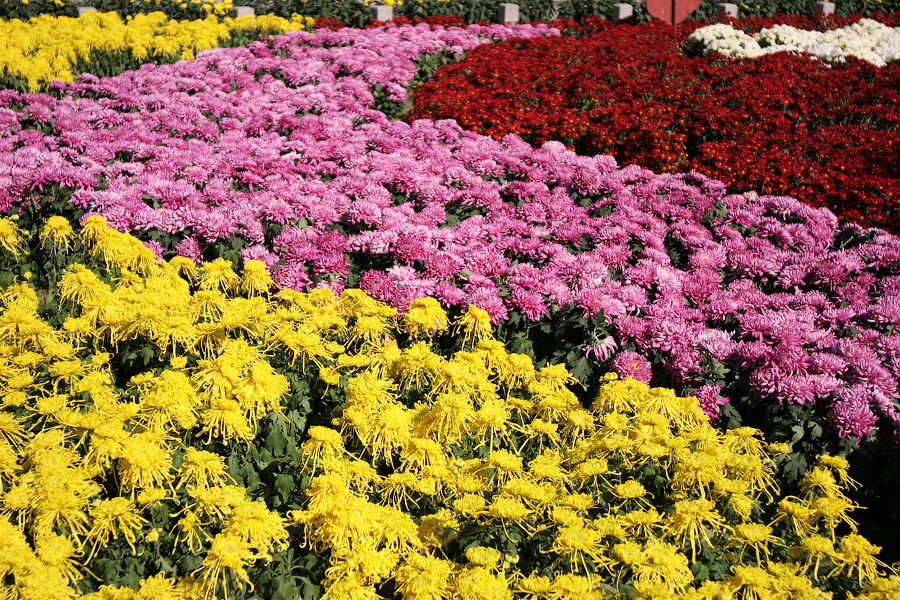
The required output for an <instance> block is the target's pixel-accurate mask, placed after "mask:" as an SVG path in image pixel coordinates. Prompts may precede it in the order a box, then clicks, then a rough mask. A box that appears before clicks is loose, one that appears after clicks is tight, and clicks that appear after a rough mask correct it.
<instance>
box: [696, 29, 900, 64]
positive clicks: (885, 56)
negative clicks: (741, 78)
mask: <svg viewBox="0 0 900 600" xmlns="http://www.w3.org/2000/svg"><path fill="white" fill-rule="evenodd" d="M688 41H689V42H691V43H698V44H700V45H701V46H702V47H703V54H704V55H705V54H707V53H709V52H718V53H719V54H721V55H723V56H726V57H728V58H756V57H759V56H762V55H764V54H771V53H773V52H806V53H808V54H811V55H813V56H816V57H818V58H820V59H822V60H824V61H826V62H844V60H845V59H846V57H848V56H855V57H856V58H859V59H861V60H865V61H867V62H870V63H872V64H873V65H877V66H879V67H883V66H885V65H886V64H887V63H889V62H893V61H900V27H896V28H892V27H888V26H887V25H884V24H882V23H879V22H878V21H873V20H872V19H861V20H860V21H859V22H858V23H855V24H853V25H849V26H847V27H843V28H841V29H832V30H830V31H826V32H819V31H806V30H803V29H796V28H794V27H791V26H789V25H775V26H773V27H770V28H768V29H763V30H761V31H760V32H759V33H756V34H754V35H753V36H750V35H747V34H746V33H744V32H743V31H741V30H739V29H735V28H734V27H733V26H731V25H726V24H722V23H719V24H715V25H709V26H707V27H701V28H700V29H698V30H696V31H695V32H694V33H692V34H691V35H690V36H689V37H688Z"/></svg>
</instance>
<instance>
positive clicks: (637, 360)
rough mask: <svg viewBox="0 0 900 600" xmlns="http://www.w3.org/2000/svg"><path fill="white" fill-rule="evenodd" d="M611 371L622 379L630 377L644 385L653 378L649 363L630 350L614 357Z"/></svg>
mask: <svg viewBox="0 0 900 600" xmlns="http://www.w3.org/2000/svg"><path fill="white" fill-rule="evenodd" d="M612 370H613V371H615V372H616V375H618V376H619V377H621V378H622V379H625V378H626V377H631V378H633V379H637V380H638V381H642V382H644V383H650V378H651V377H652V376H653V368H652V366H651V365H650V361H649V360H647V359H646V358H644V357H643V356H641V355H640V354H638V353H637V352H632V351H631V350H625V351H623V352H620V353H619V354H617V355H616V358H615V360H613V363H612Z"/></svg>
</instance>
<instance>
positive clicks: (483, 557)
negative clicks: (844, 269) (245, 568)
mask: <svg viewBox="0 0 900 600" xmlns="http://www.w3.org/2000/svg"><path fill="white" fill-rule="evenodd" d="M419 309H420V310H425V309H427V310H428V311H429V313H430V314H429V316H428V317H427V318H426V317H425V316H424V314H419V315H416V321H417V322H416V323H413V324H406V330H407V331H411V332H415V331H421V332H422V333H423V335H425V334H429V333H432V332H433V331H434V330H440V329H441V328H446V325H443V324H442V320H441V319H440V315H439V310H440V309H439V307H436V306H431V305H430V303H426V302H421V301H420V304H419ZM413 312H414V311H413V310H411V311H410V315H413ZM478 313H480V311H478V310H477V309H474V308H472V309H470V311H469V313H468V314H467V315H466V317H465V318H466V319H468V322H467V323H465V324H462V328H463V329H465V330H467V331H472V330H473V328H474V325H475V323H476V321H479V320H482V321H485V322H486V321H487V318H486V315H479V314H478ZM424 324H429V326H430V327H431V329H432V331H431V332H428V331H423V329H422V327H423V325H424ZM365 355H366V358H365V359H359V360H357V359H354V360H353V364H354V365H358V366H359V368H358V370H357V371H356V372H355V373H353V375H352V376H351V377H350V378H349V380H348V382H347V385H346V402H345V403H344V405H343V406H342V407H341V409H340V415H339V417H338V418H336V419H335V421H334V427H333V428H329V427H313V428H311V429H310V431H309V432H308V433H309V438H308V440H307V441H306V442H304V443H303V445H302V456H303V464H304V466H305V469H307V471H308V472H309V473H310V474H311V481H310V486H309V489H308V491H307V505H306V506H305V508H304V509H303V510H300V511H295V512H293V513H291V514H290V517H291V518H292V519H293V521H294V522H295V523H297V524H300V525H302V526H303V527H304V531H305V536H306V539H307V541H308V543H309V544H310V545H311V547H313V548H315V549H316V550H317V551H319V552H321V553H322V554H323V555H325V556H329V557H330V560H331V567H330V568H329V569H328V571H327V573H326V575H327V581H326V583H325V585H326V589H327V590H328V592H327V593H326V596H325V597H326V598H367V599H375V598H378V597H380V596H378V594H377V593H376V590H378V589H379V588H380V587H381V586H382V585H384V584H385V582H386V581H387V580H388V579H391V578H392V579H393V580H394V582H395V586H396V589H397V590H398V592H399V593H400V594H401V595H402V597H403V598H404V600H441V599H450V598H472V599H479V600H512V599H513V598H523V599H525V598H527V599H529V600H536V599H546V600H560V599H566V598H579V599H601V598H614V597H617V594H621V593H631V594H633V597H634V598H648V599H649V598H654V599H675V598H687V599H696V600H700V599H709V600H713V599H716V598H737V599H741V598H743V599H748V600H749V599H754V600H764V599H768V598H810V599H824V598H830V597H831V594H830V593H826V592H825V591H823V590H822V589H820V588H819V587H818V586H817V585H816V582H817V581H820V580H823V579H825V578H829V577H832V576H835V575H838V574H843V575H845V576H847V577H850V578H852V579H854V580H856V581H857V582H858V584H859V585H860V586H861V588H862V589H867V588H868V589H869V591H868V592H867V593H870V594H871V595H864V596H862V597H866V598H882V597H884V598H887V597H889V596H888V595H880V594H882V592H883V591H890V592H891V593H898V592H900V580H898V579H896V578H895V579H885V578H880V577H879V568H881V567H885V566H886V565H883V563H881V562H880V561H878V559H877V558H875V555H877V553H878V552H879V551H880V549H879V548H877V547H876V546H873V545H872V544H870V543H869V542H868V541H867V540H865V538H863V537H862V536H860V535H858V534H856V533H849V534H847V535H844V536H841V535H840V534H839V533H838V531H839V528H840V527H841V526H842V525H846V526H849V528H850V529H851V530H852V531H854V532H855V531H856V529H855V523H854V522H853V521H852V519H851V518H850V517H849V514H850V512H851V511H852V510H853V509H854V508H856V506H855V505H853V503H852V502H850V501H849V500H848V499H847V497H846V496H845V495H844V493H843V488H844V487H846V486H848V485H853V482H852V480H850V479H849V478H848V476H847V467H848V465H847V463H846V461H845V460H844V459H841V458H836V457H830V456H822V457H821V459H820V463H819V465H818V466H816V467H815V468H814V469H813V470H812V471H811V472H810V474H809V475H808V476H807V478H806V480H804V484H803V489H804V494H805V495H804V496H803V497H802V498H798V497H785V498H779V491H778V488H777V486H776V484H775V482H774V479H773V468H774V460H773V458H774V456H776V455H777V454H780V453H783V452H784V451H785V448H784V447H783V445H773V446H772V447H768V446H766V445H765V444H764V443H763V441H762V440H761V439H760V436H759V432H758V431H756V430H754V429H751V428H740V429H735V430H733V431H729V432H727V433H725V434H722V433H719V432H718V431H716V430H715V429H714V428H713V427H711V426H710V424H709V422H708V419H707V418H706V417H705V416H704V415H703V413H702V411H701V409H700V408H699V406H698V404H697V402H696V399H695V398H680V397H677V396H676V395H675V394H674V393H673V392H672V391H671V390H668V389H658V388H650V387H649V386H647V385H645V384H643V383H640V382H638V381H636V380H633V379H628V380H625V381H620V380H617V379H616V378H615V376H614V375H611V376H608V377H607V382H606V383H605V384H604V385H603V387H602V388H601V391H600V394H599V396H598V398H597V399H596V401H595V403H594V406H593V408H592V410H590V411H589V410H586V409H584V408H582V407H581V405H580V404H579V402H578V401H577V399H576V397H575V396H574V395H573V393H572V392H571V391H570V390H569V389H568V387H567V384H568V383H571V382H572V381H573V379H572V377H571V376H570V375H569V374H568V373H567V372H566V370H565V369H564V368H563V367H561V366H548V367H544V368H542V369H540V370H538V371H535V369H534V367H533V365H532V363H531V361H530V360H529V359H528V358H527V357H523V356H520V355H515V354H510V353H508V352H507V351H506V350H505V349H504V348H503V346H502V345H501V344H499V343H498V342H497V341H496V340H494V339H492V338H491V337H490V335H482V336H479V339H477V340H475V345H474V348H473V349H472V350H471V351H460V352H457V353H456V354H455V355H454V356H453V357H452V358H444V357H442V356H440V355H438V354H434V353H432V351H431V350H430V348H429V345H428V343H427V342H426V341H419V342H417V343H414V344H412V345H410V347H408V348H404V349H399V348H397V347H396V345H394V344H388V345H387V346H383V347H381V348H372V349H371V350H369V351H367V352H366V353H365ZM409 398H420V401H419V402H416V403H414V404H412V405H410V403H409V401H408V399H409ZM771 515H774V516H771ZM485 532H494V533H493V534H488V533H485ZM473 540H475V541H473ZM528 540H532V541H531V542H529V541H528ZM534 540H544V542H537V541H534ZM485 542H486V544H485V545H481V544H484V543H485ZM529 544H531V545H537V547H538V550H537V551H535V550H534V548H533V547H532V548H531V550H530V551H527V552H526V554H528V555H529V557H530V558H529V560H530V561H535V555H538V556H541V555H543V556H544V557H545V559H544V562H543V565H544V570H543V571H541V570H532V569H537V566H536V565H532V569H530V570H529V571H522V570H520V569H519V567H518V566H517V564H518V563H519V560H520V555H519V552H521V551H523V548H525V547H527V546H529ZM494 546H496V547H494ZM454 548H459V549H460V550H464V560H459V559H456V556H457V555H455V554H454V552H455V551H454ZM511 549H515V550H511ZM717 549H719V550H717ZM456 552H458V550H457V551H456ZM716 552H719V553H720V557H721V559H722V560H727V561H728V563H729V565H730V571H728V572H726V573H725V575H724V578H723V579H722V580H721V581H705V582H703V583H702V584H700V585H697V584H696V583H695V581H694V580H695V574H696V570H693V569H692V567H694V566H696V565H697V564H698V563H700V564H703V563H704V562H705V561H710V560H714V556H715V554H716ZM459 558H462V557H459ZM826 565H827V566H826Z"/></svg>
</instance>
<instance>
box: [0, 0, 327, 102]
mask: <svg viewBox="0 0 900 600" xmlns="http://www.w3.org/2000/svg"><path fill="white" fill-rule="evenodd" d="M313 23H314V21H313V19H310V18H304V17H300V16H299V15H294V17H293V18H292V19H291V20H290V21H288V20H287V19H283V18H281V17H278V16H275V15H260V16H259V17H250V16H244V17H239V18H237V19H232V18H231V17H224V18H222V19H220V18H218V17H217V16H215V15H209V16H208V17H207V18H205V19H203V20H194V21H187V20H186V21H175V20H171V19H169V18H167V17H166V16H165V15H164V14H163V13H162V12H154V13H150V14H138V15H137V16H135V17H134V18H130V17H129V18H128V19H127V20H126V21H124V22H123V21H122V19H121V18H120V17H119V15H118V14H116V13H114V12H109V13H98V12H89V13H87V14H86V15H84V16H81V17H78V18H69V17H51V16H40V17H35V18H32V19H30V20H29V21H28V22H22V21H8V22H6V21H2V22H0V39H2V40H3V42H2V44H0V86H2V87H4V88H10V89H18V90H20V91H31V92H35V91H38V90H41V89H46V88H47V86H48V84H49V83H50V82H52V81H60V82H73V81H75V75H77V74H80V73H84V72H90V73H92V74H94V75H98V76H104V75H118V74H119V73H122V72H123V71H126V70H130V69H137V68H139V67H140V66H141V65H142V64H144V63H149V62H155V63H157V64H158V63H169V62H175V61H177V60H189V59H192V58H194V55H195V54H196V53H197V52H201V51H203V50H208V49H212V48H219V47H222V46H225V45H231V46H238V45H246V44H247V43H249V42H250V41H252V40H255V39H259V38H260V37H262V36H264V35H274V34H278V33H284V32H285V31H296V30H303V29H307V28H310V27H311V26H312V25H313Z"/></svg>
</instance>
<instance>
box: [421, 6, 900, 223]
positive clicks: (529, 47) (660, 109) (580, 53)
mask: <svg viewBox="0 0 900 600" xmlns="http://www.w3.org/2000/svg"><path fill="white" fill-rule="evenodd" d="M873 17H874V18H876V19H880V20H882V21H884V22H886V23H887V24H889V25H895V26H896V25H897V24H898V21H897V15H895V14H892V15H877V16H875V15H873ZM858 20H859V16H856V17H853V18H846V19H841V18H829V19H821V18H819V19H814V18H808V17H807V18H803V17H788V16H784V15H779V16H776V17H774V18H771V19H741V20H739V21H736V22H735V23H734V25H735V26H736V27H738V28H741V29H745V30H747V31H748V32H749V33H754V32H757V31H759V30H761V29H764V28H771V27H773V26H775V25H777V24H782V23H783V24H787V25H794V26H795V27H796V28H799V29H807V30H818V31H822V30H831V29H837V28H840V27H843V26H849V25H850V24H852V23H855V22H856V21H858ZM699 27H703V24H700V23H696V22H690V21H686V22H684V23H682V24H680V25H679V26H678V28H677V29H676V28H672V27H669V26H667V25H665V24H664V23H661V22H659V21H657V22H652V23H644V24H640V25H635V26H624V27H616V26H612V25H611V24H610V23H609V22H608V21H595V22H593V23H590V24H589V25H588V26H587V27H585V28H584V30H583V31H582V32H581V33H580V34H579V35H580V37H579V39H577V40H574V39H572V38H571V37H569V36H563V37H560V38H553V39H549V38H548V39H543V40H531V41H527V42H526V41H523V42H516V43H515V44H513V45H512V47H487V46H485V47H483V48H480V49H479V50H478V51H476V52H473V53H471V54H470V55H469V56H468V57H467V58H466V59H465V60H464V61H461V62H458V63H456V64H454V65H452V66H449V67H447V68H445V69H443V70H441V71H440V72H438V73H437V74H436V76H435V77H434V78H433V79H432V80H431V81H429V82H428V83H427V84H426V85H424V86H422V87H420V88H419V89H418V90H417V92H416V95H415V108H414V110H413V112H412V113H411V115H410V116H411V118H436V119H440V118H453V119H456V120H457V121H458V122H459V123H460V124H462V125H463V126H465V127H466V128H468V129H471V130H473V131H478V132H480V133H484V134H486V135H491V136H493V137H495V138H496V139H498V140H500V139H502V137H503V136H504V135H506V134H508V133H514V134H518V135H520V136H522V137H523V138H524V139H525V140H526V141H529V142H531V143H535V144H541V143H543V142H545V141H548V140H559V141H563V142H565V143H566V144H568V145H569V146H570V147H572V148H574V149H575V150H576V151H578V152H579V153H583V154H596V153H602V154H606V153H609V154H612V155H614V156H615V157H616V158H617V159H618V160H619V162H620V163H621V164H630V163H635V164H639V165H641V166H643V167H645V168H649V169H652V170H654V171H667V172H683V171H688V170H691V169H694V170H697V171H700V172H702V173H704V174H705V175H707V176H709V177H713V178H715V179H718V180H720V181H723V182H724V183H725V184H726V185H728V187H729V189H731V190H734V191H741V192H747V191H755V192H759V193H767V194H777V195H790V196H793V197H796V198H798V199H800V200H802V201H803V202H806V203H808V204H811V205H813V206H817V207H820V206H821V207H827V208H829V209H830V210H832V211H833V212H835V213H836V214H837V215H838V216H839V217H841V218H844V219H846V220H848V221H853V222H856V223H859V224H860V225H864V226H876V227H881V228H884V229H887V230H889V231H892V232H895V233H896V232H898V231H900V205H898V203H900V179H898V168H900V163H898V161H900V159H898V157H900V151H898V148H900V139H898V137H897V135H898V134H897V131H898V122H897V115H900V96H898V95H897V89H898V81H900V64H898V63H897V62H896V61H895V62H892V63H889V64H887V65H884V66H876V65H874V64H870V63H868V62H865V61H862V60H857V59H854V58H851V57H848V58H847V59H846V62H843V63H837V62H832V63H829V62H825V61H822V60H813V59H811V58H810V56H809V55H804V54H800V53H795V52H779V53H775V54H769V55H764V56H759V57H756V58H752V59H737V58H724V57H723V56H722V55H720V54H718V53H716V52H710V53H708V54H707V55H706V56H692V55H689V54H686V50H690V47H689V46H690V44H688V36H689V34H691V33H692V32H693V31H694V30H695V29H697V28H699ZM588 32H589V33H588ZM638 47H639V48H642V51H641V52H635V51H634V49H635V48H638ZM845 50H846V49H845ZM830 52H832V53H833V54H835V55H839V54H841V51H840V49H838V48H834V47H833V48H832V49H831V50H830ZM894 54H895V53H892V51H889V52H888V53H887V55H888V56H894Z"/></svg>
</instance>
